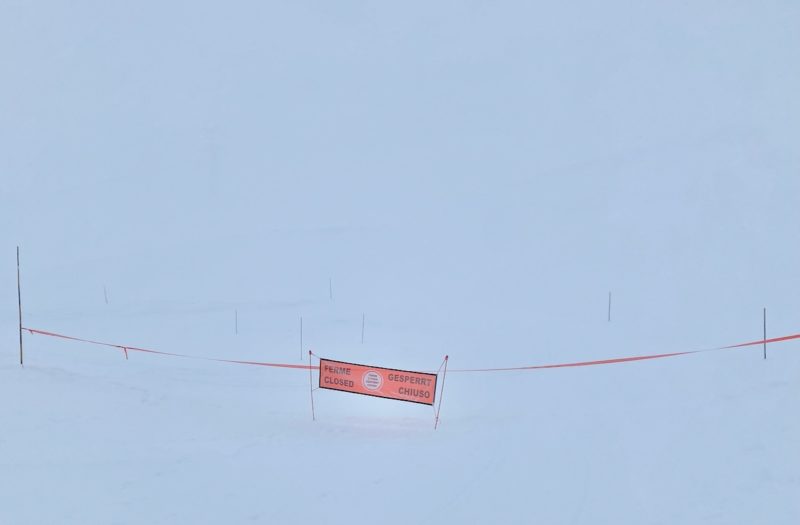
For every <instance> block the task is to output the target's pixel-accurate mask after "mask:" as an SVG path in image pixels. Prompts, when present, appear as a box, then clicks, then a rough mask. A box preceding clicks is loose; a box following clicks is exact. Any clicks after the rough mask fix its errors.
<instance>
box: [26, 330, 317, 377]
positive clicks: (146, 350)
mask: <svg viewBox="0 0 800 525" xmlns="http://www.w3.org/2000/svg"><path fill="white" fill-rule="evenodd" d="M23 330H27V331H28V332H29V333H30V334H39V335H46V336H48V337H57V338H59V339H68V340H70V341H79V342H81V343H88V344H93V345H98V346H105V347H108V348H117V349H119V350H122V351H123V352H125V353H126V355H127V353H128V352H144V353H148V354H157V355H166V356H170V357H180V358H183V359H196V360H200V361H214V362H217V363H231V364H236V365H251V366H265V367H270V368H296V369H301V370H313V369H315V368H318V367H316V366H313V365H293V364H287V363H266V362H263V361H243V360H239V359H219V358H214V357H199V356H195V355H188V354H176V353H173V352H161V351H159V350H151V349H149V348H139V347H135V346H129V345H118V344H114V343H104V342H102V341H95V340H92V339H82V338H80V337H74V336H71V335H64V334H58V333H55V332H48V331H45V330H37V329H36V328H24V327H23Z"/></svg>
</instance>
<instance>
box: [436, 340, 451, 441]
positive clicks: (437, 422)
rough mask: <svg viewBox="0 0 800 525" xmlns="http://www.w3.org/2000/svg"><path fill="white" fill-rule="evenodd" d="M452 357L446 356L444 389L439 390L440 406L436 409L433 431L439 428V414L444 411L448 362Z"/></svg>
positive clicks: (443, 378)
mask: <svg viewBox="0 0 800 525" xmlns="http://www.w3.org/2000/svg"><path fill="white" fill-rule="evenodd" d="M448 359H450V356H444V374H442V389H441V390H439V406H438V408H437V409H436V421H435V422H434V424H433V429H434V430H436V429H437V428H439V413H440V412H441V411H442V398H443V397H444V380H445V378H446V377H447V360H448Z"/></svg>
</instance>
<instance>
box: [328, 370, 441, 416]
mask: <svg viewBox="0 0 800 525" xmlns="http://www.w3.org/2000/svg"><path fill="white" fill-rule="evenodd" d="M319 387H320V388H327V389H329V390H341V391H342V392H352V393H354V394H363V395H365V396H375V397H385V398H387V399H398V400H400V401H410V402H412V403H422V404H423V405H433V401H434V398H435V397H436V374H426V373H424V372H409V371H408V370H395V369H393V368H381V367H378V366H367V365H356V364H353V363H344V362H342V361H331V360H330V359H320V360H319Z"/></svg>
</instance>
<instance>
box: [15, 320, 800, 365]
mask: <svg viewBox="0 0 800 525" xmlns="http://www.w3.org/2000/svg"><path fill="white" fill-rule="evenodd" d="M22 329H23V330H25V331H27V332H28V333H30V334H31V335H43V336H47V337H56V338H59V339H67V340H70V341H78V342H82V343H88V344H93V345H98V346H105V347H108V348H116V349H117V350H121V351H123V352H124V353H125V357H126V359H127V357H128V352H143V353H148V354H156V355H164V356H170V357H179V358H183V359H196V360H201V361H213V362H217V363H231V364H239V365H251V366H263V367H270V368H291V369H299V370H317V369H318V368H319V366H314V365H295V364H288V363H267V362H262V361H246V360H238V359H220V358H214V357H199V356H193V355H188V354H178V353H174V352H162V351H159V350H152V349H148V348H139V347H135V346H130V345H120V344H114V343H105V342H102V341H96V340H93V339H83V338H80V337H75V336H71V335H65V334H59V333H56V332H49V331H46V330H38V329H36V328H27V327H23V328H22ZM796 339H800V333H798V334H791V335H785V336H780V337H773V338H770V339H760V340H758V341H748V342H746V343H737V344H732V345H727V346H719V347H716V348H706V349H703V350H689V351H683V352H670V353H663V354H649V355H639V356H628V357H616V358H611V359H599V360H594V361H576V362H568V363H555V364H546V365H528V366H513V367H500V368H456V369H450V370H449V372H454V373H459V372H460V373H464V372H510V371H519V370H546V369H550V368H572V367H583V366H598V365H610V364H618V363H629V362H634V361H647V360H653V359H664V358H668V357H677V356H683V355H691V354H699V353H703V352H713V351H719V350H731V349H735V348H745V347H748V346H758V345H764V344H774V343H783V342H786V341H793V340H796ZM310 356H314V357H318V356H317V355H316V354H314V353H313V352H310V351H309V357H310ZM442 365H444V363H442ZM441 369H442V367H441V366H440V367H439V370H441ZM437 373H438V371H437Z"/></svg>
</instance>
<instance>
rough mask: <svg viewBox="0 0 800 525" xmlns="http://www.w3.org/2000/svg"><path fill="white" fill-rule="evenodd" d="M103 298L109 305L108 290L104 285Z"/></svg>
mask: <svg viewBox="0 0 800 525" xmlns="http://www.w3.org/2000/svg"><path fill="white" fill-rule="evenodd" d="M103 298H104V299H105V300H106V304H108V290H107V289H106V285H105V284H104V285H103Z"/></svg>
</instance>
